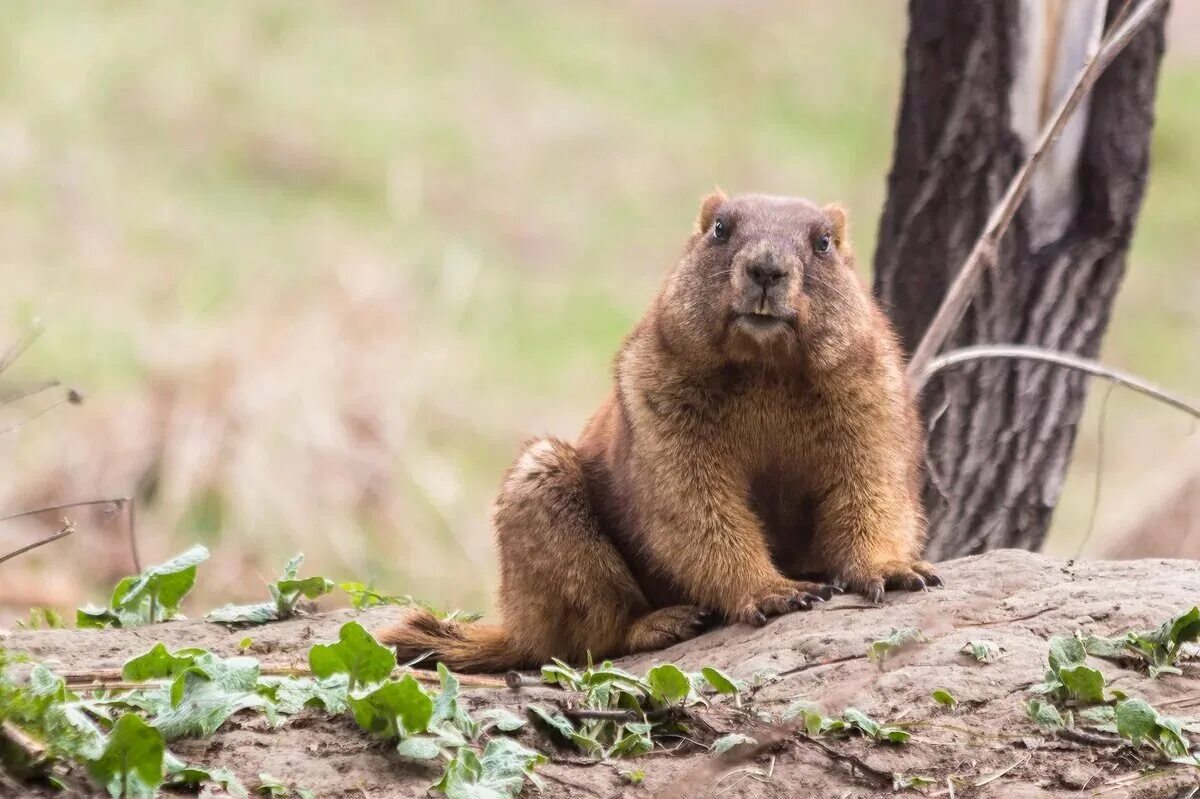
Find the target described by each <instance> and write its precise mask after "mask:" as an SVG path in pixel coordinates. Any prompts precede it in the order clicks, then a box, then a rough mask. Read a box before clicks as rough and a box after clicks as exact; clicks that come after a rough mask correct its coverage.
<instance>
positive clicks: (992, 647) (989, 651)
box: [960, 638, 1001, 663]
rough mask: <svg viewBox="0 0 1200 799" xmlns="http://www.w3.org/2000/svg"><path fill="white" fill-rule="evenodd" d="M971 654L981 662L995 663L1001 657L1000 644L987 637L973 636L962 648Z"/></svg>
mask: <svg viewBox="0 0 1200 799" xmlns="http://www.w3.org/2000/svg"><path fill="white" fill-rule="evenodd" d="M960 651H962V652H966V653H968V654H970V655H971V657H973V658H975V659H976V660H977V661H979V662H980V663H995V662H996V661H997V660H999V659H1000V651H1001V650H1000V645H999V644H997V643H996V642H995V641H989V640H987V639H986V638H972V639H971V640H970V641H967V643H966V644H965V645H963V648H962V649H961V650H960Z"/></svg>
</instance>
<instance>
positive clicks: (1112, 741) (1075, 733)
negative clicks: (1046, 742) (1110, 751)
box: [1058, 727, 1125, 746]
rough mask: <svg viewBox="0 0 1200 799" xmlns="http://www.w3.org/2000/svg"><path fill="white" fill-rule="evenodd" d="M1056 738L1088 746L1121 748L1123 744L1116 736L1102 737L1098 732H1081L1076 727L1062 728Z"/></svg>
mask: <svg viewBox="0 0 1200 799" xmlns="http://www.w3.org/2000/svg"><path fill="white" fill-rule="evenodd" d="M1058 737H1059V738H1066V739H1067V740H1068V741H1074V742H1075V743H1079V744H1087V745H1088V746H1121V745H1123V744H1124V743H1125V742H1124V741H1123V740H1121V738H1119V737H1118V736H1116V735H1103V734H1101V733H1098V732H1091V731H1089V730H1081V729H1079V728H1077V727H1063V728H1062V729H1060V730H1059V731H1058Z"/></svg>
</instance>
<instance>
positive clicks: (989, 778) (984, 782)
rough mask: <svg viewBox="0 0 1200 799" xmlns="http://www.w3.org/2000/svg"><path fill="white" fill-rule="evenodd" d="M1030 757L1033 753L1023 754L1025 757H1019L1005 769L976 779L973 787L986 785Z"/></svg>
mask: <svg viewBox="0 0 1200 799" xmlns="http://www.w3.org/2000/svg"><path fill="white" fill-rule="evenodd" d="M1031 757H1033V755H1025V757H1023V758H1021V759H1020V760H1018V761H1017V762H1016V763H1013V764H1012V765H1011V766H1009V767H1008V768H1006V769H1002V770H1000V771H997V772H996V773H995V774H990V775H988V776H986V777H984V778H983V779H981V780H976V782H975V787H976V788H982V787H983V786H985V785H987V784H988V783H989V782H995V781H996V780H998V779H1000V778H1001V777H1003V776H1004V775H1005V774H1007V773H1008V772H1010V771H1012V770H1013V769H1015V768H1016V767H1017V766H1019V765H1021V764H1022V763H1024V762H1025V761H1026V760H1028V759H1029V758H1031Z"/></svg>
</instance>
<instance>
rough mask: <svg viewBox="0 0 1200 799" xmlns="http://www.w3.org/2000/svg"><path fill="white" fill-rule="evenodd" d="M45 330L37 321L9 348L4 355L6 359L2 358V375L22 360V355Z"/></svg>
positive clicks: (0, 362)
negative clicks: (18, 359)
mask: <svg viewBox="0 0 1200 799" xmlns="http://www.w3.org/2000/svg"><path fill="white" fill-rule="evenodd" d="M44 330H45V328H43V327H42V325H41V323H40V322H37V321H35V322H34V323H33V327H32V329H31V330H30V331H29V332H28V333H26V334H25V335H24V336H22V337H21V338H19V339H17V343H16V344H13V345H12V346H11V347H9V348H8V352H6V353H4V357H3V358H0V374H3V373H4V370H5V369H7V368H8V367H10V366H12V365H13V364H14V363H15V362H16V360H17V358H20V357H21V354H22V353H24V352H25V350H27V349H29V348H30V347H31V346H32V345H33V342H35V341H37V340H38V337H39V336H41V335H42V332H43V331H44Z"/></svg>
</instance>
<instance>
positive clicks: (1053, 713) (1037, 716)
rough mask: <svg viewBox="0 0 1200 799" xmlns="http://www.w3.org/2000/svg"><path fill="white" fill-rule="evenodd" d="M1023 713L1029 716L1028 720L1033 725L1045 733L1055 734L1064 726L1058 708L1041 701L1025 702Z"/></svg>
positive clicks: (1031, 700)
mask: <svg viewBox="0 0 1200 799" xmlns="http://www.w3.org/2000/svg"><path fill="white" fill-rule="evenodd" d="M1025 712H1026V713H1027V714H1029V718H1030V720H1032V721H1033V723H1034V724H1037V725H1038V726H1039V727H1041V728H1042V729H1043V730H1046V731H1047V732H1057V731H1058V730H1061V729H1062V728H1063V727H1064V726H1066V725H1065V722H1063V717H1062V715H1061V714H1060V713H1059V712H1058V708H1056V707H1054V705H1051V704H1049V703H1047V702H1043V701H1042V700H1041V699H1030V700H1029V701H1028V702H1026V703H1025Z"/></svg>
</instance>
